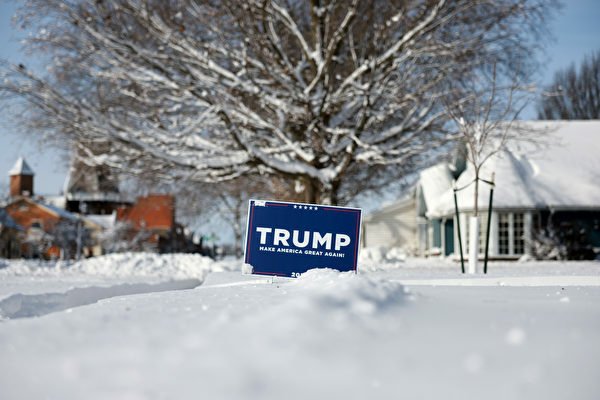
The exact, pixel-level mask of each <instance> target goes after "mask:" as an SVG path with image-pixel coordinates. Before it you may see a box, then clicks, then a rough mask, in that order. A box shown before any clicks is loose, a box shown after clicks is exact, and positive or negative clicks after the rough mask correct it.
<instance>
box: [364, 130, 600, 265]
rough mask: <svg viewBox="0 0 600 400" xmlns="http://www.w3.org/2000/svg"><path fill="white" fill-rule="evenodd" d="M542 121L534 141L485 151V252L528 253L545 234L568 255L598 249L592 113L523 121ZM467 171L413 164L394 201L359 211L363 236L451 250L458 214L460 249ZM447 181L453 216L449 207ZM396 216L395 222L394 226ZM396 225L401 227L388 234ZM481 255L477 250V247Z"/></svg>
mask: <svg viewBox="0 0 600 400" xmlns="http://www.w3.org/2000/svg"><path fill="white" fill-rule="evenodd" d="M523 123H524V124H529V125H531V127H533V128H535V129H540V130H541V129H546V133H545V136H546V137H545V138H544V139H545V140H544V143H542V144H534V143H531V142H529V143H525V142H523V143H513V144H511V145H510V146H509V147H508V148H507V149H505V150H504V151H502V152H500V153H498V154H497V155H495V156H494V157H492V158H490V159H489V160H488V161H487V162H486V163H485V164H484V166H483V169H482V171H481V176H482V177H483V178H484V179H488V180H489V179H491V176H492V173H494V174H495V190H494V198H493V201H494V202H493V211H492V214H491V220H490V247H489V254H490V256H491V257H492V258H496V259H508V260H511V259H518V258H520V257H522V256H523V255H525V254H529V255H535V254H534V253H535V252H536V251H537V247H536V243H537V242H538V241H539V240H541V238H546V239H548V238H550V239H551V240H554V242H555V243H556V244H557V245H558V244H560V245H561V246H563V247H564V248H565V249H566V250H565V251H566V254H565V256H566V257H568V258H572V259H586V258H587V259H590V258H595V257H597V256H598V254H600V121H532V122H523ZM473 179H474V172H473V169H472V167H471V166H470V165H467V166H466V168H465V169H464V170H459V171H457V170H456V168H452V166H450V165H448V164H447V163H441V164H438V165H435V166H433V167H430V168H428V169H426V170H424V171H422V172H421V174H420V176H419V179H418V181H417V183H416V184H415V186H414V187H413V188H412V189H411V190H410V191H409V193H408V194H407V196H406V197H405V198H403V199H402V200H399V201H398V202H397V203H395V204H392V205H389V206H387V207H385V208H383V209H381V210H379V211H377V212H374V213H372V214H371V215H369V216H368V217H367V218H366V219H365V228H364V229H365V232H364V236H365V240H364V244H366V245H367V246H370V245H372V244H376V245H379V246H384V247H402V248H404V249H405V250H406V251H407V252H409V253H411V254H415V255H420V256H430V255H442V256H453V257H454V258H456V257H458V246H457V243H458V226H457V223H458V222H460V227H461V239H462V243H463V254H464V255H465V257H467V256H468V248H469V243H468V237H469V232H468V229H469V227H468V224H467V221H468V219H469V217H470V216H472V215H473V210H474V202H475V199H474V188H473V185H471V186H468V185H469V184H470V182H472V181H473ZM454 182H455V184H456V186H457V187H458V188H462V187H465V186H467V188H466V189H464V190H461V191H459V192H458V193H457V203H458V208H459V215H460V216H459V219H458V220H457V217H456V215H455V205H454V190H453V185H454ZM489 194H490V192H489V187H488V186H487V185H486V184H483V183H482V184H481V185H480V191H479V195H478V199H477V203H478V208H479V210H480V211H482V212H480V215H479V218H480V227H481V228H480V235H479V241H480V246H479V249H480V252H481V253H483V252H484V250H485V245H484V243H485V234H486V229H487V207H488V201H489ZM397 221H401V222H402V226H401V227H399V224H398V222H397ZM399 229H401V230H402V232H412V234H407V233H403V234H402V235H400V236H397V235H396V234H395V232H396V231H398V230H399ZM480 256H483V254H480Z"/></svg>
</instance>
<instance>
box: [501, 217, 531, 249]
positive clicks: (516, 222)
mask: <svg viewBox="0 0 600 400" xmlns="http://www.w3.org/2000/svg"><path fill="white" fill-rule="evenodd" d="M524 253H525V214H524V213H498V254H500V255H521V254H524Z"/></svg>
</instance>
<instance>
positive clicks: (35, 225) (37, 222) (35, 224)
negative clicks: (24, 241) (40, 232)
mask: <svg viewBox="0 0 600 400" xmlns="http://www.w3.org/2000/svg"><path fill="white" fill-rule="evenodd" d="M31 227H32V228H38V229H41V228H42V223H41V222H40V220H39V219H36V220H34V221H33V222H32V223H31Z"/></svg>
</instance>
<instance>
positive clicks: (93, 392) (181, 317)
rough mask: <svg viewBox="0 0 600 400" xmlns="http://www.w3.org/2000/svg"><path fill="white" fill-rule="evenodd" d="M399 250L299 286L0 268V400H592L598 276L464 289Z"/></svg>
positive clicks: (134, 266) (530, 266)
mask: <svg viewBox="0 0 600 400" xmlns="http://www.w3.org/2000/svg"><path fill="white" fill-rule="evenodd" d="M397 253H398V254H390V255H388V254H384V253H381V252H379V253H378V252H377V250H375V249H373V250H369V251H367V252H365V253H364V255H363V256H361V260H360V263H359V274H357V275H356V274H352V273H339V272H337V271H333V270H328V269H321V270H312V271H309V272H307V273H306V274H304V275H303V276H302V277H300V278H298V279H296V280H293V279H283V278H273V279H271V278H262V277H257V276H244V275H242V274H241V272H240V269H241V261H236V260H226V261H218V262H215V261H212V260H210V259H207V258H204V257H201V256H197V255H183V254H176V255H155V254H144V253H129V254H115V255H109V256H103V257H98V258H92V259H87V260H83V261H81V262H79V263H75V264H72V265H59V266H58V267H57V266H56V265H54V264H52V263H39V262H35V261H7V260H4V261H1V264H0V314H2V315H4V318H5V319H4V320H2V321H0V398H7V399H9V398H10V399H12V398H19V399H37V398H49V399H65V400H69V399H80V398H86V399H105V398H111V399H168V398H182V399H187V398H190V399H192V398H194V399H195V398H199V397H202V398H218V399H221V398H227V399H230V398H231V399H235V398H240V399H241V398H243V399H253V398H256V399H258V398H260V399H282V398H285V399H306V398H349V399H364V398H396V397H405V398H450V399H452V398H486V399H509V398H510V399H544V400H548V399H565V398H577V399H595V398H597V397H598V393H600V383H598V379H597V371H598V370H599V368H600V348H599V347H598V346H597V345H596V343H597V339H598V335H599V333H600V306H599V304H600V282H598V279H597V277H598V276H600V263H599V262H523V263H508V262H494V263H491V264H490V269H489V270H490V273H489V274H488V275H487V276H482V275H476V276H468V277H466V276H464V275H462V274H460V273H459V272H458V271H459V270H460V268H459V265H458V264H457V263H455V262H452V261H450V260H444V259H411V258H406V257H405V256H403V255H402V254H400V253H399V252H397ZM367 264H370V267H366V265H367ZM1 265H3V266H4V267H3V268H2V267H1ZM545 278H552V280H547V279H546V280H545ZM442 279H445V280H448V281H452V280H454V283H455V284H451V283H450V284H448V285H445V286H442V285H436V284H435V281H436V280H442ZM489 279H495V280H497V281H510V280H511V279H512V283H510V284H509V285H488V284H487V283H486V282H487V281H488V280H489ZM569 279H577V280H579V281H580V282H587V283H588V285H587V286H583V285H579V284H574V285H572V284H569V281H568V280H569ZM416 280H420V281H422V282H420V284H418V285H414V284H412V283H411V282H414V281H416ZM467 280H470V281H471V283H472V284H471V285H470V286H465V285H463V283H464V282H465V281H467ZM535 280H538V281H539V282H538V283H539V284H538V285H535V286H528V284H527V282H528V281H535ZM428 282H429V283H428ZM563 283H564V285H563ZM557 284H558V285H557ZM565 299H567V300H565Z"/></svg>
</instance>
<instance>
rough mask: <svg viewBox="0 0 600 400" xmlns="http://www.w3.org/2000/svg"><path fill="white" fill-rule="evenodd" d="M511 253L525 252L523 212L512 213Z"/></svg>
mask: <svg viewBox="0 0 600 400" xmlns="http://www.w3.org/2000/svg"><path fill="white" fill-rule="evenodd" d="M513 232H514V234H513V253H514V254H523V253H525V218H524V215H523V213H515V214H513Z"/></svg>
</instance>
